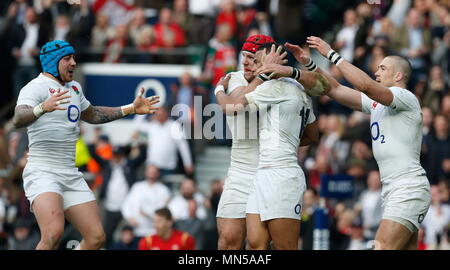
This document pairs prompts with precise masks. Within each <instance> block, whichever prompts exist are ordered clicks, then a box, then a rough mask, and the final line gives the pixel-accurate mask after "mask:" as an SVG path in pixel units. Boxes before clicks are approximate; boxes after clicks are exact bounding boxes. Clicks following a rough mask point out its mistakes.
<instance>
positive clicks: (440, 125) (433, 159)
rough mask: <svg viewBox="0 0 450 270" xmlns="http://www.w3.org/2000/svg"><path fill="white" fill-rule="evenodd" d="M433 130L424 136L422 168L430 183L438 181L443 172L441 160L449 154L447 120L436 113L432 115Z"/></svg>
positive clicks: (449, 135) (449, 136)
mask: <svg viewBox="0 0 450 270" xmlns="http://www.w3.org/2000/svg"><path fill="white" fill-rule="evenodd" d="M433 122H434V124H433V128H434V132H432V133H430V134H428V135H427V136H425V138H424V144H423V146H424V147H423V151H424V155H425V157H424V160H423V161H424V164H423V165H424V168H425V171H426V172H427V177H428V180H429V181H430V184H432V185H435V184H437V183H438V181H439V179H440V177H441V176H442V174H443V170H442V161H443V160H444V159H445V158H446V157H449V156H450V130H449V120H448V119H447V118H446V117H445V116H443V115H441V114H438V115H436V116H435V117H434V121H433Z"/></svg>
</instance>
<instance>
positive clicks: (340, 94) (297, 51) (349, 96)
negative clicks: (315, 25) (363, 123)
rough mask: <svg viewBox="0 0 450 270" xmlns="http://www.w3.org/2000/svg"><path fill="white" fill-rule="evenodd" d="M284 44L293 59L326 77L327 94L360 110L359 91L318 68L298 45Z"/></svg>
mask: <svg viewBox="0 0 450 270" xmlns="http://www.w3.org/2000/svg"><path fill="white" fill-rule="evenodd" d="M285 46H286V48H287V49H288V50H289V51H290V52H291V53H292V54H293V55H294V57H295V59H296V60H297V61H299V62H300V63H302V64H303V65H305V66H306V67H307V68H308V70H313V71H315V72H317V73H320V74H322V75H323V76H324V77H325V78H326V79H327V81H328V83H329V84H330V90H329V91H328V92H326V95H327V96H329V97H330V98H332V99H334V100H336V101H337V102H339V103H341V104H343V105H345V106H347V107H349V108H351V109H353V110H357V111H361V110H362V105H361V93H360V92H359V91H356V90H354V89H351V88H349V87H346V86H343V85H341V84H340V83H339V82H338V81H337V80H336V79H335V78H333V76H331V75H330V74H329V73H327V72H325V71H323V70H322V69H320V68H319V67H318V66H317V65H316V64H315V63H314V61H312V60H311V58H310V57H309V55H307V54H306V52H305V51H304V50H303V49H302V48H301V47H300V46H298V45H293V44H290V43H286V44H285Z"/></svg>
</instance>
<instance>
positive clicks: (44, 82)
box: [16, 73, 90, 168]
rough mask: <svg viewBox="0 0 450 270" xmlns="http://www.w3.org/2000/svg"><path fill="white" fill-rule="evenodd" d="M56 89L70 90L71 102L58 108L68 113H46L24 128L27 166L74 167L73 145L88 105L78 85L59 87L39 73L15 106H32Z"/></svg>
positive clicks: (22, 91)
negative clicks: (26, 130) (81, 118)
mask: <svg viewBox="0 0 450 270" xmlns="http://www.w3.org/2000/svg"><path fill="white" fill-rule="evenodd" d="M59 90H60V91H64V90H69V92H67V94H65V95H70V96H71V98H70V103H67V104H61V105H59V106H61V107H65V108H67V110H55V111H53V112H48V113H45V114H43V115H42V116H41V117H40V118H38V119H37V120H36V121H35V122H34V123H33V124H31V125H30V126H28V127H27V129H28V140H29V153H28V163H29V164H32V165H43V166H51V167H64V168H66V167H75V144H76V141H77V139H78V136H79V135H80V128H79V121H80V117H81V112H82V111H84V110H86V109H87V108H88V107H89V105H90V103H89V101H88V100H87V99H86V98H85V97H84V95H83V91H82V88H81V85H80V84H79V83H78V82H76V81H71V82H69V83H66V84H65V85H64V86H62V85H61V84H59V83H58V82H56V81H55V80H53V79H51V78H49V77H46V76H44V75H43V74H42V73H41V74H39V76H38V77H37V78H35V79H34V80H32V81H30V82H29V83H28V84H27V85H25V86H24V87H23V88H22V89H21V90H20V93H19V97H18V100H17V105H16V106H19V105H29V106H31V107H35V106H36V105H38V104H39V103H41V102H44V101H45V100H47V99H48V98H50V96H51V95H54V94H56V93H57V92H58V91H59Z"/></svg>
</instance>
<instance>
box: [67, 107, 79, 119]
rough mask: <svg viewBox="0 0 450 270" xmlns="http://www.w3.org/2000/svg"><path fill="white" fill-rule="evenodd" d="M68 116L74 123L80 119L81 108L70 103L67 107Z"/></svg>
mask: <svg viewBox="0 0 450 270" xmlns="http://www.w3.org/2000/svg"><path fill="white" fill-rule="evenodd" d="M67 118H69V121H70V122H72V123H75V122H76V121H78V119H80V109H78V107H77V106H75V105H70V106H69V107H68V108H67Z"/></svg>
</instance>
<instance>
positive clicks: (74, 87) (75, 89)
mask: <svg viewBox="0 0 450 270" xmlns="http://www.w3.org/2000/svg"><path fill="white" fill-rule="evenodd" d="M72 89H73V91H75V93H76V94H77V95H79V94H80V91H79V90H78V88H77V87H76V86H75V85H72Z"/></svg>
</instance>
